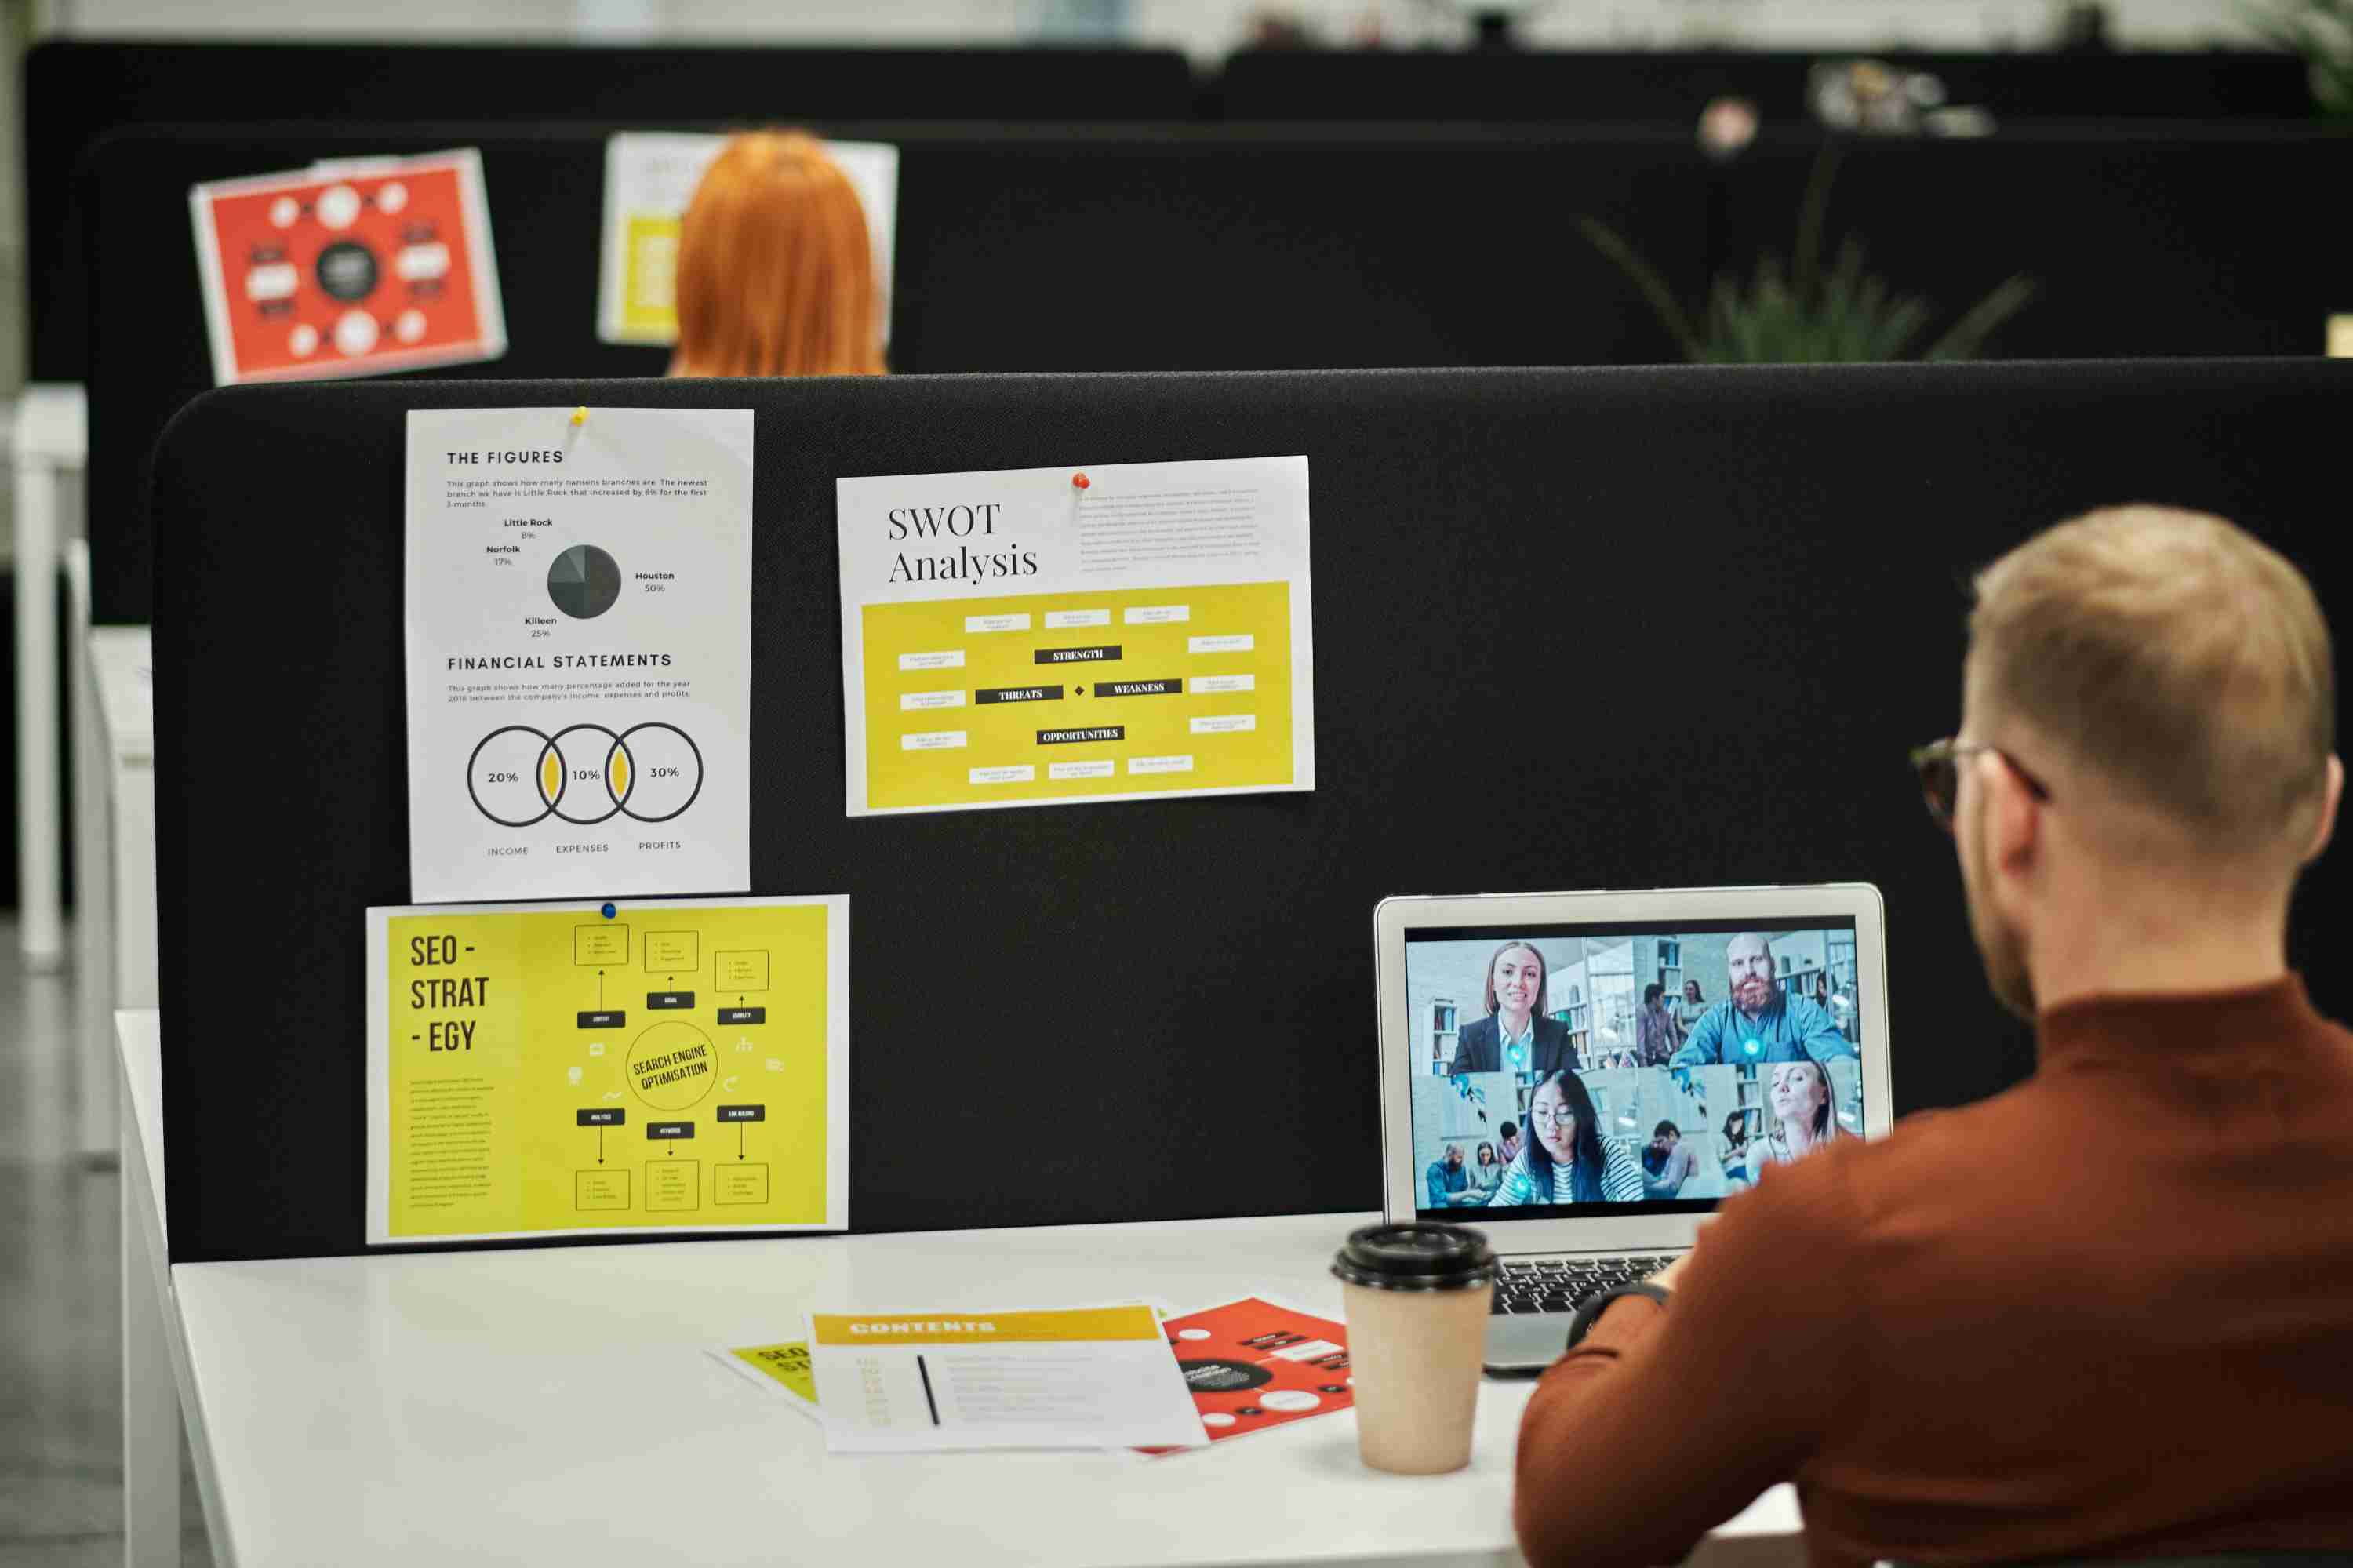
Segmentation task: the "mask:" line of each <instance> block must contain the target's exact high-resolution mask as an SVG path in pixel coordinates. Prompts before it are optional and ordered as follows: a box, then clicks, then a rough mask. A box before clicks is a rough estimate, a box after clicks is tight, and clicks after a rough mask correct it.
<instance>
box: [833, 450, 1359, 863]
mask: <svg viewBox="0 0 2353 1568" xmlns="http://www.w3.org/2000/svg"><path fill="white" fill-rule="evenodd" d="M1082 479H1083V480H1084V481H1085V482H1084V483H1083V484H1082V483H1080V482H1079V481H1080V480H1082ZM835 495H836V501H837V504H838V507H839V530H840V539H841V637H842V711H843V715H844V724H845V727H846V729H847V732H848V733H847V742H848V745H847V762H848V766H847V779H846V786H847V796H848V808H849V814H850V815H851V816H853V817H856V816H866V815H871V814H880V813H883V812H892V811H945V810H983V809H987V808H989V807H997V806H1044V805H1074V804H1080V803H1084V802H1089V801H1100V800H1147V799H1156V798H1158V797H1162V796H1167V795H1179V794H1191V795H1231V794H1251V793H1261V792H1266V791H1276V790H1293V789H1314V786H1315V699H1314V584H1313V582H1312V581H1311V579H1310V576H1309V571H1308V506H1307V460H1306V459H1305V458H1303V457H1281V458H1242V459H1235V460H1231V461H1205V462H1166V463H1112V464H1094V465H1090V466H1088V467H1087V468H1086V469H1084V470H1083V471H1080V470H1075V469H1072V468H1051V469H1015V470H1007V471H994V472H978V473H931V474H902V475H897V476H893V477H887V478H871V479H867V478H860V479H840V480H837V481H835Z"/></svg>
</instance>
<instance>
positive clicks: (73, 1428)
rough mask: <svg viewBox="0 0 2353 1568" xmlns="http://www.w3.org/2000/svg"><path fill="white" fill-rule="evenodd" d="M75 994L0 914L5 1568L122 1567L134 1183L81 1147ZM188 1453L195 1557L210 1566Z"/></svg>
mask: <svg viewBox="0 0 2353 1568" xmlns="http://www.w3.org/2000/svg"><path fill="white" fill-rule="evenodd" d="M74 1002H75V992H74V979H73V976H72V975H71V974H70V973H67V974H37V973H33V972H31V971H29V970H28V969H27V968H26V963H25V960H24V957H23V955H22V954H21V953H20V952H18V950H17V946H16V920H15V919H14V917H13V916H10V917H6V918H0V1323H5V1330H0V1568H31V1565H34V1564H38V1565H40V1568H82V1565H84V1564H93V1565H94V1564H98V1563H108V1564H118V1565H119V1564H120V1563H121V1562H122V1423H121V1391H122V1361H121V1297H120V1296H119V1295H118V1293H117V1292H118V1288H119V1287H118V1280H119V1278H120V1277H121V1259H120V1255H119V1250H118V1249H119V1245H120V1239H121V1238H120V1219H119V1210H118V1208H117V1202H118V1196H119V1192H120V1182H121V1178H120V1176H119V1174H118V1173H117V1171H115V1169H114V1167H113V1165H112V1164H111V1162H103V1163H101V1162H99V1161H94V1160H90V1159H87V1158H85V1157H84V1156H82V1155H81V1154H80V1153H79V1152H78V1151H77V1150H75V1149H74V1147H73V1145H74V1142H75V1138H74V1128H75V1127H76V1125H77V1123H76V1120H75V1109H76V1106H77V1099H76V1096H77V1094H78V1092H79V1086H78V1085H77V1083H76V1082H75V1077H76V1074H75V1070H74V1063H75V1059H76V1057H77V1055H78V1054H79V1044H78V1043H77V1042H76V1041H75V1040H74V1037H73V1030H74V1026H75V1025H74V1019H75V1007H74ZM107 1092H109V1093H111V1085H110V1086H107ZM180 1463H181V1470H182V1478H181V1485H180V1500H181V1525H182V1542H181V1546H182V1561H183V1562H184V1563H189V1564H192V1565H208V1564H210V1563H211V1562H212V1553H211V1552H210V1551H209V1550H208V1549H207V1548H206V1541H205V1526H204V1516H203V1513H202V1511H201V1510H200V1508H199V1506H198V1503H197V1499H196V1488H195V1478H194V1477H193V1475H191V1474H189V1473H188V1471H187V1457H186V1454H185V1443H184V1445H183V1452H182V1456H181V1461H180Z"/></svg>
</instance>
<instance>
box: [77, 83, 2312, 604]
mask: <svg viewBox="0 0 2353 1568" xmlns="http://www.w3.org/2000/svg"><path fill="white" fill-rule="evenodd" d="M836 129H837V130H839V132H840V133H842V134H845V135H851V136H863V137H870V138H873V139H880V140H888V141H893V142H896V143H899V144H900V145H901V147H902V164H901V191H900V197H901V207H900V227H899V247H898V249H899V274H898V289H897V293H896V304H895V310H894V328H893V335H892V363H893V364H894V365H895V366H897V367H898V368H899V369H901V370H905V371H914V372H954V373H963V372H972V371H1015V370H1037V371H1054V370H1061V371H1093V370H1251V369H1295V368H1306V367H1311V366H1320V367H1327V368H1331V367H1340V368H1345V367H1371V366H1385V365H1421V366H1465V365H1489V366H1495V365H1575V364H1613V363H1614V364H1633V363H1641V362H1659V361H1664V360H1669V359H1673V358H1675V357H1678V355H1677V350H1676V346H1675V344H1674V343H1673V341H1672V338H1671V337H1670V336H1669V334H1667V332H1666V330H1665V329H1664V328H1663V327H1662V326H1661V325H1660V324H1659V323H1658V322H1657V321H1656V319H1655V317H1654V316H1653V314H1652V313H1651V308H1650V307H1649V306H1648V305H1647V304H1646V303H1645V302H1643V301H1642V300H1641V296H1640V295H1639V294H1638V293H1637V292H1636V291H1635V289H1634V287H1633V285H1632V284H1631V283H1630V281H1628V280H1627V279H1626V278H1625V277H1624V276H1623V275H1622V274H1621V273H1620V272H1619V271H1618V270H1617V269H1616V268H1614V267H1612V266H1611V265H1609V263H1608V262H1607V261H1605V260H1603V259H1602V257H1601V256H1600V255H1599V252H1597V251H1596V250H1594V249H1593V248H1592V247H1591V246H1590V245H1589V244H1588V243H1587V242H1586V240H1585V239H1584V238H1582V236H1581V235H1579V234H1578V233H1577V230H1576V228H1574V226H1573V224H1572V223H1571V221H1570V220H1571V219H1572V218H1573V217H1576V216H1577V215H1578V214H1586V213H1589V214H1592V215H1594V216H1597V217H1602V218H1604V219H1605V220H1607V221H1608V222H1609V223H1610V224H1611V225H1612V226H1613V227H1615V228H1617V229H1618V230H1619V231H1620V232H1621V233H1622V234H1624V235H1626V236H1627V237H1628V238H1630V240H1631V241H1633V242H1634V244H1635V245H1636V246H1637V248H1638V249H1641V251H1642V252H1643V254H1644V255H1645V256H1647V257H1648V258H1649V259H1650V260H1651V263H1652V264H1653V265H1655V266H1656V267H1658V268H1659V269H1660V270H1661V271H1662V273H1663V274H1664V275H1665V277H1666V280H1667V281H1668V283H1669V285H1670V287H1671V288H1672V289H1673V291H1675V292H1676V293H1677V294H1678V295H1679V296H1680V297H1681V298H1682V299H1683V300H1684V301H1685V302H1691V303H1694V304H1695V303H1696V302H1697V301H1698V300H1699V298H1700V296H1701V294H1702V292H1703V287H1704V282H1705V281H1706V279H1707V278H1708V277H1709V276H1711V275H1712V274H1714V273H1715V272H1717V271H1720V270H1727V269H1729V270H1741V271H1745V270H1746V269H1747V267H1748V266H1749V264H1750V262H1751V261H1752V260H1753V258H1754V257H1755V256H1756V255H1757V253H1759V252H1760V251H1765V250H1771V251H1776V252H1778V253H1779V254H1780V255H1782V256H1783V257H1784V258H1787V257H1788V254H1789V251H1790V249H1791V245H1792V241H1793V238H1794V230H1795V228H1796V225H1797V211H1798V207H1799V201H1800V197H1801V194H1802V190H1803V186H1804V182H1805V179H1806V176H1807V174H1808V172H1809V171H1810V168H1811V166H1812V163H1813V159H1814V156H1815V150H1816V149H1817V147H1818V146H1819V145H1820V143H1819V141H1818V140H1817V139H1815V138H1813V137H1811V136H1809V135H1804V134H1801V133H1794V132H1782V133H1775V134H1773V135H1771V136H1768V137H1767V139H1766V140H1765V141H1764V142H1763V143H1760V144H1759V145H1758V146H1757V148H1755V149H1754V150H1752V152H1751V153H1750V154H1748V155H1747V156H1746V157H1745V158H1744V159H1742V160H1741V161H1740V162H1738V163H1736V164H1732V165H1730V166H1728V167H1723V168H1719V167H1716V166H1715V165H1711V164H1706V163H1705V162H1704V160H1702V159H1701V157H1700V156H1699V154H1697V153H1696V152H1695V151H1694V150H1693V148H1692V147H1691V145H1690V142H1689V138H1688V136H1686V135H1685V134H1684V133H1683V132H1681V131H1676V132H1640V131H1631V130H1629V131H1620V132H1609V133H1607V134H1598V133H1597V134H1590V135H1588V134H1582V133H1577V132H1565V133H1564V132H1546V133H1539V134H1512V133H1489V132H1471V131H1456V132H1385V131H1380V130H1377V129H1375V130H1371V131H1366V132H1344V131H1338V130H1333V129H1328V128H1326V129H1317V128H1287V129H1286V128H1277V127H1259V128H1254V129H1253V128H1241V127H1235V128H1221V129H1185V128H1161V129H1156V130H1147V129H1141V128H1130V129H1127V130H1122V131H1106V132H1090V133H1079V132H1072V131H1069V130H1053V129H1030V130H1017V129H1013V128H1008V127H986V126H969V127H958V128H954V129H946V128H924V127H915V126H874V125H867V126H844V127H838V128H836ZM603 138H604V132H602V131H601V130H586V129H580V128H570V129H566V128H560V127H559V128H550V129H548V130H546V131H543V132H537V133H533V134H531V135H528V136H524V135H519V134H518V133H517V132H514V131H513V130H512V128H511V127H510V128H506V129H503V130H501V129H493V128H483V127H466V126H437V127H424V128H419V127H414V126H411V127H406V128H398V127H364V126H349V127H341V128H338V129H336V130H335V131H333V132H328V131H323V130H319V129H315V128H304V127H276V128H271V127H253V128H246V129H242V130H220V129H214V130H206V129H201V128H183V129H178V130H163V131H153V130H151V131H147V132H138V133H126V134H124V135H121V136H119V137H116V138H113V139H111V140H110V141H109V142H108V143H103V144H101V146H100V148H99V149H97V150H96V151H95V152H94V154H92V157H91V159H90V163H89V164H88V167H87V168H86V170H85V180H86V185H85V187H84V208H85V211H86V213H87V214H88V216H89V217H90V223H91V229H90V240H91V244H90V254H91V255H92V257H93V258H94V260H95V263H96V266H95V270H94V272H93V275H92V284H91V287H92V296H93V301H94V303H95V305H96V309H95V311H94V313H93V319H92V323H91V344H92V349H91V352H92V357H91V363H90V536H91V554H92V573H93V581H92V599H93V609H94V611H95V613H96V615H97V617H98V619H99V620H100V622H101V623H116V622H143V621H145V620H148V619H149V613H150V611H149V607H150V604H151V599H150V596H149V587H148V575H149V562H150V553H149V548H148V538H147V534H146V514H145V512H144V510H143V509H142V506H141V505H140V504H139V492H138V486H139V484H140V482H141V475H142V470H143V461H144V457H145V454H146V452H147V450H148V449H149V447H150V446H151V444H152V443H153V440H154V437H155V435H156V433H157V432H159V431H160V430H161V429H163V427H164V421H165V420H166V419H168V418H170V417H171V414H172V412H173V410H174V409H176V408H179V407H180V406H181V404H183V403H184V402H185V401H186V400H187V399H188V398H189V397H194V396H195V395H196V393H198V392H200V391H202V390H203V389H204V388H205V387H207V386H208V385H210V382H211V365H210V361H209V359H208V358H207V356H206V348H205V336H204V324H203V319H202V315H201V313H200V311H199V310H198V308H197V294H196V281H195V252H194V244H193V241H192V239H191V238H190V237H189V233H188V226H187V224H186V222H185V218H184V217H182V216H181V214H182V213H183V211H184V210H185V188H186V186H188V185H191V184H194V183H195V182H197V181H199V180H204V179H211V178H218V177H223V176H226V175H238V174H249V173H254V172H259V171H262V170H268V169H273V168H288V167H297V166H300V165H301V164H306V163H308V162H309V161H311V160H312V159H314V158H318V157H322V156H334V155H348V154H353V153H356V152H361V151H368V150H376V151H386V152H400V151H427V150H431V149H433V148H438V147H447V146H452V145H459V144H468V145H480V147H481V148H482V149H483V155H484V159H485V167H486V175H485V178H486V181H487V184H488V185H489V189H490V196H491V208H492V217H491V222H492V227H493V228H494V230H495V231H496V235H497V239H498V249H499V257H500V270H501V280H502V283H503V292H504V295H505V299H506V303H507V311H508V328H509V335H510V339H511V344H512V346H511V347H510V349H509V352H508V354H507V356H506V358H505V359H503V360H501V361H500V362H498V363H497V364H494V365H488V366H470V367H465V368H462V369H459V370H455V371H446V372H437V373H435V374H438V375H445V376H468V377H470V376H578V375H646V376H650V375H655V374H658V373H659V371H660V369H661V368H662V366H663V364H664V356H663V355H661V354H660V353H659V351H656V350H651V349H645V348H623V347H614V346H611V345H607V344H600V343H598V342H597V341H596V335H595V314H596V246H597V240H598V236H597V224H598V221H599V217H600V214H601V209H602V203H603V156H604V154H603ZM2348 184H2353V137H2348V136H2347V135H2345V134H2342V133H2332V132H2318V131H2300V132H2284V131H2282V132H2271V133H2266V134H2261V135H2255V134H2247V133H2240V132H2219V131H2214V130H2211V129H2210V130H2205V131H2200V132H2189V131H2186V130H2184V129H2182V128H2179V127H2175V128H2167V129H2164V130H2158V131H2143V132H2094V131H2058V130H2051V131H2046V132H2038V133H2036V134H2033V135H2028V134H2025V133H2022V132H2021V134H2020V135H2019V136H2016V137H2010V138H2001V139H1997V140H1995V141H1992V142H1984V143H1881V142H1861V143H1849V144H1848V146H1847V149H1846V151H1845V153H1844V155H1843V163H1842V165H1841V171H1840V173H1839V175H1838V178H1837V182H1836V185H1834V187H1833V191H1832V197H1831V234H1832V236H1833V237H1834V238H1835V237H1837V236H1840V235H1843V234H1846V233H1850V232H1852V233H1855V234H1859V235H1860V236H1862V238H1865V239H1866V240H1867V241H1868V242H1869V245H1870V257H1871V261H1872V265H1873V268H1874V269H1875V270H1880V271H1883V272H1884V273H1885V274H1886V275H1887V276H1888V277H1889V278H1890V280H1891V281H1893V282H1894V285H1895V286H1896V288H1897V289H1898V290H1899V291H1904V292H1910V293H1918V294H1922V295H1925V296H1926V297H1927V298H1928V299H1929V300H1931V301H1932V302H1934V303H1935V304H1936V305H1937V306H1938V307H1939V309H1938V315H1937V322H1936V325H1935V326H1933V327H1932V328H1931V329H1930V332H1931V334H1933V333H1934V332H1935V331H1936V330H1940V329H1941V326H1942V325H1943V324H1945V323H1948V322H1950V321H1951V320H1952V319H1953V318H1954V317H1955V316H1956V315H1957V313H1959V312H1960V310H1961V309H1962V308H1963V307H1964V306H1966V305H1967V304H1968V303H1970V302H1974V301H1975V300H1977V299H1978V298H1980V297H1982V296H1983V295H1984V294H1985V293H1986V292H1987V291H1989V290H1991V289H1992V288H1993V287H1994V285H1995V284H1997V283H1999V282H2000V281H2002V280H2003V279H2005V278H2007V277H2009V276H2010V275H2011V274H2012V273H2014V272H2021V271H2023V272H2027V273H2030V274H2031V275H2032V276H2034V277H2035V278H2037V279H2038V280H2040V281H2041V282H2042V294H2041V296H2040V297H2039V298H2038V299H2037V300H2035V302H2033V303H2032V304H2031V306H2030V307H2029V308H2028V310H2027V311H2026V312H2025V313H2023V314H2021V316H2019V317H2018V318H2017V319H2016V320H2015V321H2014V322H2012V323H2010V325H2009V326H2007V327H2005V328H2004V329H2003V330H2002V332H2001V333H2000V334H1999V335H1998V336H1997V338H1996V339H1995V342H1994V345H1993V347H1994V349H1995V351H1997V352H2005V353H2009V354H2011V355H2024V354H2031V355H2042V356H2052V357H2084V358H2092V357H2103V356H2110V355H2114V356H2141V355H2155V354H2159V353H2174V354H2199V355H2250V354H2307V353H2312V352H2316V350H2317V349H2318V348H2319V346H2320V344H2321V341H2322V339H2321V334H2322V331H2323V325H2322V323H2323V318H2324V317H2325V316H2326V314H2327V313H2328V312H2329V311H2331V310H2343V309H2347V308H2348V305H2349V304H2353V296H2348V294H2347V293H2346V292H2345V291H2344V290H2343V289H2342V287H2341V286H2340V284H2341V281H2340V280H2339V279H2338V278H2337V276H2336V274H2335V273H2334V271H2332V270H2331V268H2332V262H2333V253H2331V252H2330V251H2329V250H2328V249H2327V248H2326V247H2322V246H2315V245H2313V244H2311V243H2310V242H2309V240H2308V238H2307V236H2306V229H2307V228H2308V225H2307V224H2306V222H2305V221H2304V220H2305V216H2306V214H2307V213H2308V212H2309V211H2310V210H2311V202H2312V200H2313V199H2314V193H2315V192H2320V191H2327V190H2335V189H2342V188H2345V187H2346V186H2347V185H2348ZM1921 346H1923V347H1925V346H1926V336H1925V335H1924V340H1923V343H1922V344H1921Z"/></svg>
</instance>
